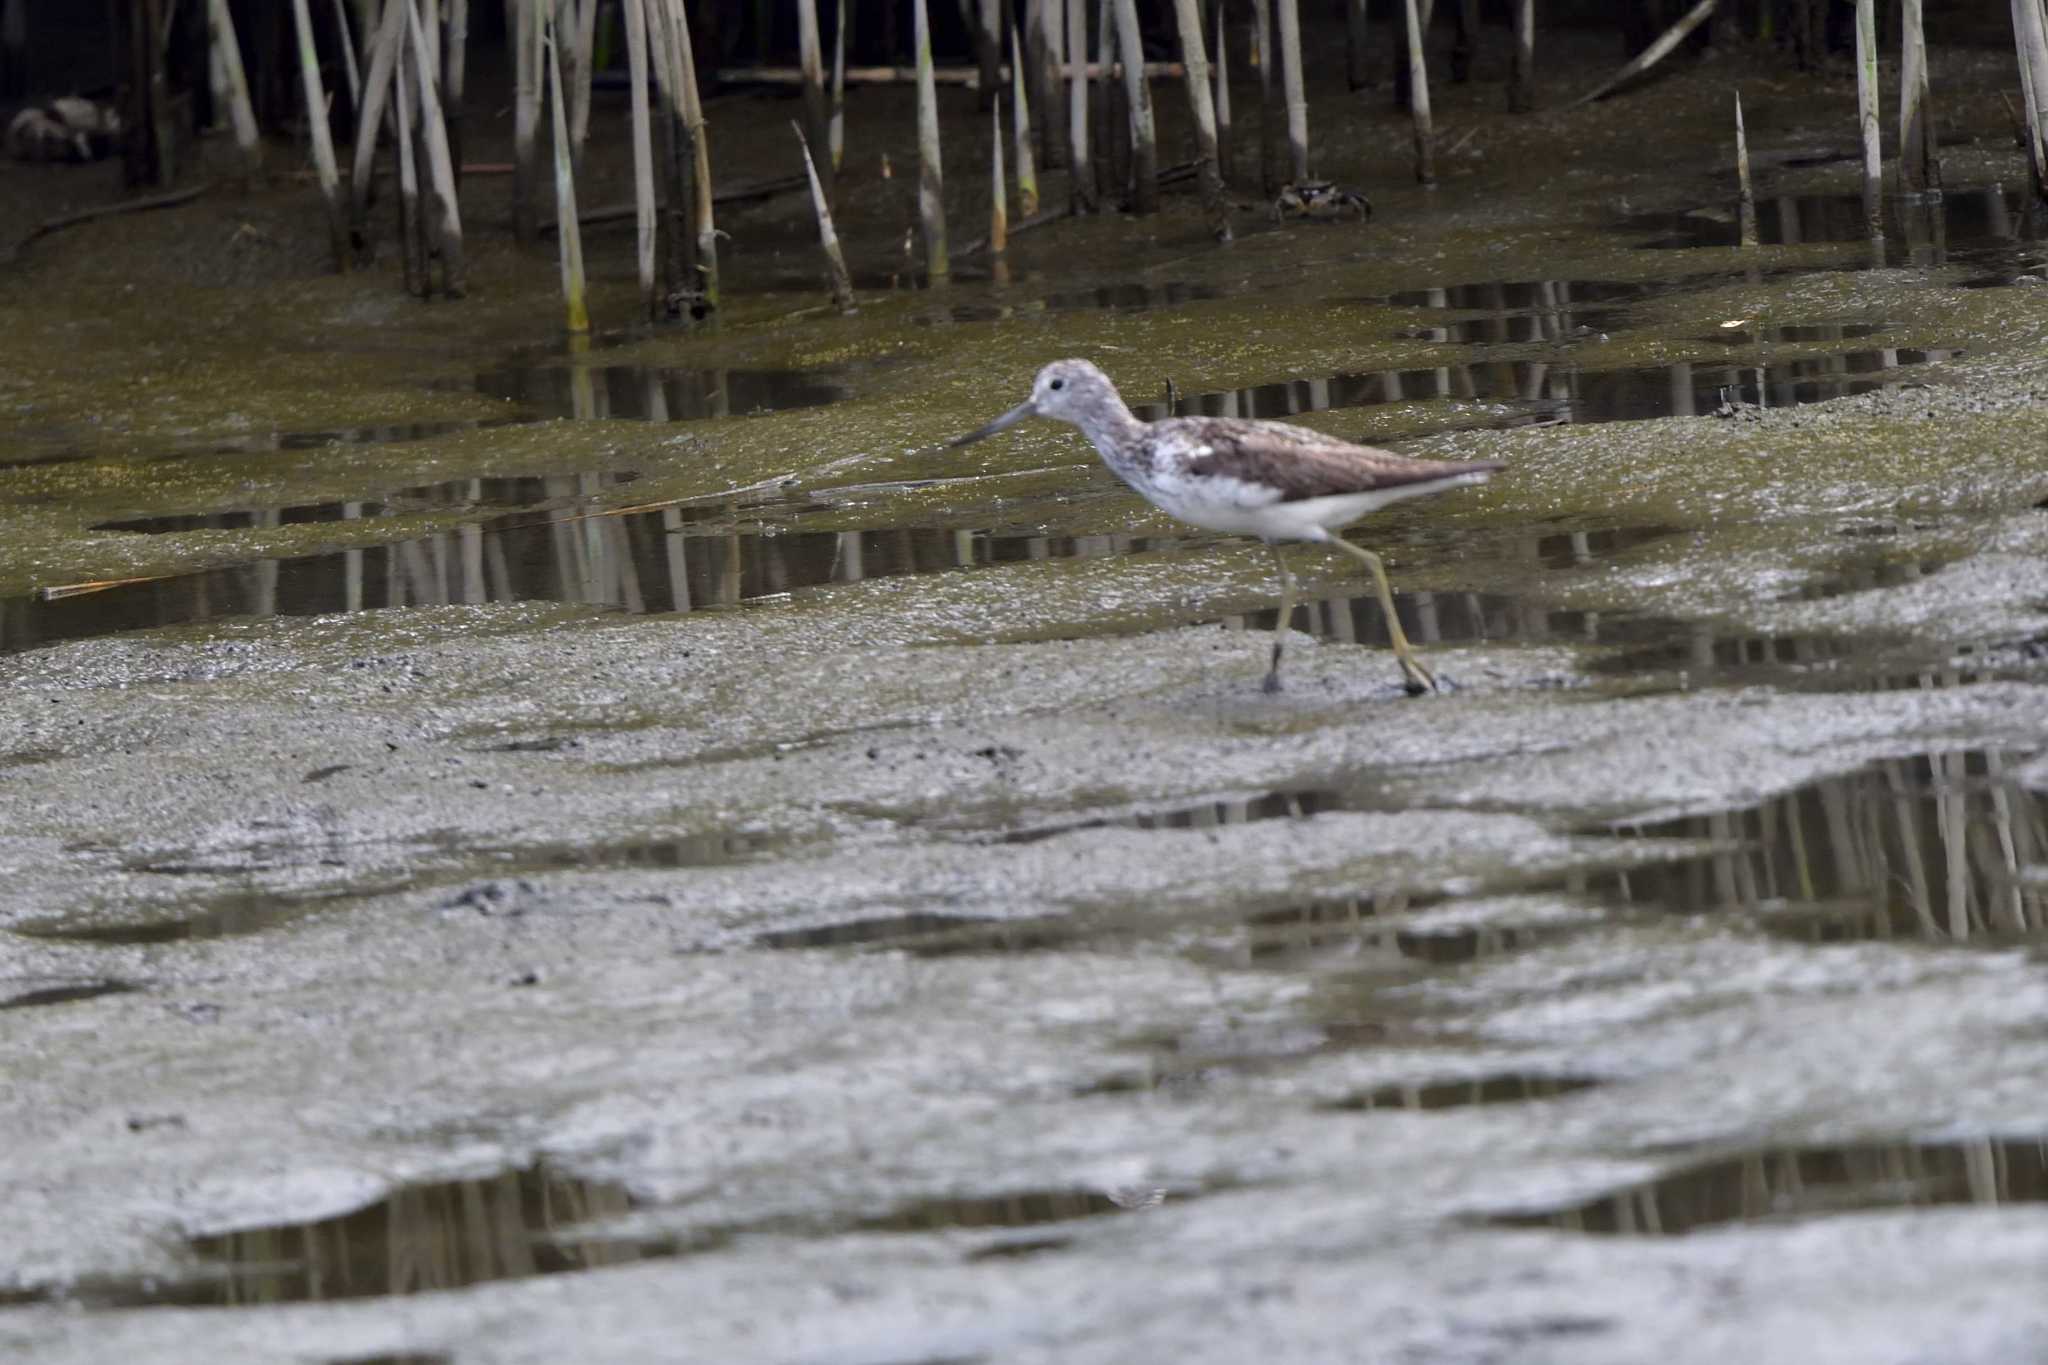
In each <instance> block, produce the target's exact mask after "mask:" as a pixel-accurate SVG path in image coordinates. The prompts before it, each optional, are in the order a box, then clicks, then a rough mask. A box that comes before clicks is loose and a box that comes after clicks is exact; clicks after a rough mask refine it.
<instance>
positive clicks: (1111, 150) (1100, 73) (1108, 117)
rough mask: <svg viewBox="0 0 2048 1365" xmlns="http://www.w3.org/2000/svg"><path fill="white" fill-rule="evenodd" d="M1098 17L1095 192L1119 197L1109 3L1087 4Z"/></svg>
mask: <svg viewBox="0 0 2048 1365" xmlns="http://www.w3.org/2000/svg"><path fill="white" fill-rule="evenodd" d="M1087 4H1088V8H1089V10H1090V11H1091V12H1092V13H1093V14H1094V16H1095V76H1094V79H1093V81H1092V82H1091V84H1090V87H1089V91H1090V93H1089V96H1088V135H1089V139H1090V141H1091V142H1092V143H1093V145H1094V151H1095V188H1096V192H1097V194H1098V195H1101V196H1105V197H1107V196H1112V195H1114V194H1115V193H1116V186H1117V184H1118V179H1117V138H1116V135H1115V125H1114V124H1113V122H1112V119H1113V118H1114V115H1113V113H1112V112H1111V110H1112V106H1113V104H1114V103H1115V100H1114V96H1113V93H1112V92H1113V91H1114V90H1115V88H1116V85H1115V77H1116V72H1115V70H1114V67H1115V64H1116V20H1115V19H1114V18H1112V17H1111V15H1110V12H1109V0H1087Z"/></svg>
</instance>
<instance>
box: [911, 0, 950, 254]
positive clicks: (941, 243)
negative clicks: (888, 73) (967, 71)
mask: <svg viewBox="0 0 2048 1365" xmlns="http://www.w3.org/2000/svg"><path fill="white" fill-rule="evenodd" d="M912 9H913V11H914V14H915V21H916V36H915V41H916V44H917V217H918V222H919V223H920V224H921V225H922V227H923V229H924V261H925V273H926V274H927V275H928V276H930V278H931V280H932V282H933V283H934V284H936V283H938V282H939V281H941V280H944V279H946V278H947V277H948V276H950V275H951V274H952V267H951V265H950V264H949V263H948V261H947V259H946V202H945V171H944V169H943V168H942V167H941V166H940V164H939V160H940V158H939V92H938V87H937V86H936V85H935V84H934V83H933V81H932V25H931V13H930V9H929V5H928V0H912Z"/></svg>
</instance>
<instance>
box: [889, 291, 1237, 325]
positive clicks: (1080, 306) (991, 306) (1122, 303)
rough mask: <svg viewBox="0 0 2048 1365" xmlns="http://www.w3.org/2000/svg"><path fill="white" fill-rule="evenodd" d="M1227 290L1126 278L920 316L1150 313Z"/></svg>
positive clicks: (980, 318) (931, 321) (990, 318)
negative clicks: (1113, 282)
mask: <svg viewBox="0 0 2048 1365" xmlns="http://www.w3.org/2000/svg"><path fill="white" fill-rule="evenodd" d="M885 287H886V286H885ZM1223 293H1224V291H1223V290H1221V289H1217V288H1214V287H1212V286H1210V285H1203V284H1184V283H1181V282H1179V281H1166V282H1163V283H1159V284H1148V283H1145V282H1143V281H1138V280H1125V281H1120V282H1118V283H1116V284H1107V285H1102V286H1099V287H1097V288H1093V289H1055V290H1052V291H1049V292H1048V293H1045V294H1043V295H1040V296H1038V297H1035V298H1017V299H1015V300H1009V299H1004V298H1001V297H998V298H994V299H991V300H989V301H987V302H983V303H949V304H947V305H946V308H945V311H944V313H943V314H942V315H941V316H938V317H920V318H918V319H917V321H918V322H919V323H920V324H921V325H924V326H932V325H935V324H936V323H938V322H941V321H944V322H1001V321H1005V320H1008V319H1011V318H1027V317H1035V316H1038V315H1040V314H1044V313H1071V312H1105V313H1146V312H1151V311H1152V310H1154V309H1157V308H1177V307H1179V306H1180V305H1181V304H1184V303H1199V302H1202V301H1204V300H1208V299H1220V298H1222V297H1223Z"/></svg>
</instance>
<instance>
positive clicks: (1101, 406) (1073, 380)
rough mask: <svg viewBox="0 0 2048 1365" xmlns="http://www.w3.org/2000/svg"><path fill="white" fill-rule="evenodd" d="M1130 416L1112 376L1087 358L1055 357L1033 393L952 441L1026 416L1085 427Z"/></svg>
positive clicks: (963, 441)
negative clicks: (987, 422)
mask: <svg viewBox="0 0 2048 1365" xmlns="http://www.w3.org/2000/svg"><path fill="white" fill-rule="evenodd" d="M1117 414H1122V415H1125V416H1128V414H1129V410H1128V409H1127V408H1125V407H1124V403H1123V399H1121V398H1119V397H1118V396H1117V391H1116V385H1114V384H1112V383H1110V382H1109V376H1108V375H1106V374H1104V373H1103V372H1102V371H1101V370H1099V369H1097V368H1095V366H1094V365H1093V364H1091V363H1089V362H1088V361H1086V360H1055V361H1053V362H1052V364H1050V365H1047V366H1046V367H1045V368H1044V369H1042V370H1040V371H1039V372H1038V378H1037V379H1036V380H1035V381H1034V382H1033V383H1032V385H1031V396H1030V397H1029V398H1027V399H1025V400H1024V401H1023V402H1021V403H1019V404H1018V405H1017V406H1016V407H1014V408H1011V409H1010V410H1009V411H1008V412H1006V413H1004V414H1003V415H1002V416H1001V417H998V418H996V420H995V421H993V422H990V423H989V424H988V425H987V426H985V427H983V428H981V429H980V430H979V431H971V432H969V433H968V434H967V435H965V436H961V437H957V438H955V439H954V440H953V441H952V442H951V444H953V445H956V446H964V445H970V444H972V443H973V442H975V441H979V440H981V439H982V438H983V437H985V436H993V435H995V434H996V433H997V432H999V431H1003V430H1005V429H1007V428H1009V427H1013V426H1015V425H1017V423H1019V422H1021V421H1023V420H1024V419H1025V418H1027V417H1050V418H1052V419H1053V420H1055V421H1059V422H1072V423H1073V424H1074V425H1075V426H1077V427H1080V428H1081V429H1082V430H1084V431H1085V430H1088V429H1089V427H1090V426H1091V425H1092V424H1095V423H1096V422H1098V421H1099V420H1101V419H1105V418H1108V417H1110V416H1113V415H1117Z"/></svg>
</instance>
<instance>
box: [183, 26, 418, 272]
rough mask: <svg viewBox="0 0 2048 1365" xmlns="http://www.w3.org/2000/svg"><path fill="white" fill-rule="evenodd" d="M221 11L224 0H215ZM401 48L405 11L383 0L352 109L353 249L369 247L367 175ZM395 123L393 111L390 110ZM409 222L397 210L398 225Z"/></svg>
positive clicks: (402, 84)
mask: <svg viewBox="0 0 2048 1365" xmlns="http://www.w3.org/2000/svg"><path fill="white" fill-rule="evenodd" d="M216 3H218V4H219V5H220V6H221V8H222V11H223V13H225V11H226V7H227V0H216ZM404 49H405V11H404V10H403V9H402V8H401V7H400V5H399V0H386V3H385V6H384V17H383V18H382V20H380V21H379V23H378V25H377V36H376V38H375V39H374V40H373V41H372V42H371V44H370V73H369V77H368V79H366V80H365V81H364V83H363V106H362V108H361V109H359V110H358V111H357V112H356V153H355V163H354V166H353V168H352V170H351V173H350V179H349V226H350V232H351V234H352V235H353V236H354V238H355V245H356V250H357V251H359V252H365V253H367V252H368V251H369V249H370V223H369V218H370V177H371V173H372V172H373V171H374V170H375V169H376V161H377V134H378V132H379V131H380V130H381V129H382V127H383V123H384V105H385V102H386V100H387V99H389V98H390V97H391V90H392V86H393V84H394V82H393V79H392V73H393V71H394V70H395V69H396V68H397V66H398V55H399V53H400V52H402V51H404ZM396 84H397V87H398V89H399V90H401V91H402V90H404V89H405V82H404V80H403V78H400V79H399V80H398V81H397V82H396ZM393 123H394V125H395V123H396V111H395V110H394V111H393ZM410 222H411V220H410V219H408V218H405V217H404V216H403V212H402V211H401V216H400V226H401V227H404V226H405V225H406V224H409V223H410Z"/></svg>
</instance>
